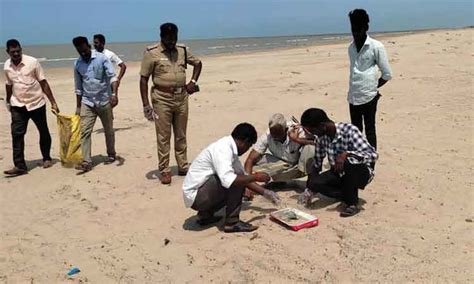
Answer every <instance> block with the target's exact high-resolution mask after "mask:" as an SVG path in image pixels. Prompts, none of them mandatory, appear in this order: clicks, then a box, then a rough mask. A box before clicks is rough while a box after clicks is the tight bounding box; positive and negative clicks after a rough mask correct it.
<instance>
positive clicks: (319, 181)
mask: <svg viewBox="0 0 474 284" xmlns="http://www.w3.org/2000/svg"><path fill="white" fill-rule="evenodd" d="M369 179H370V172H369V169H368V167H367V165H364V164H351V163H349V162H348V161H346V162H345V163H344V175H343V176H342V177H340V176H339V174H338V173H336V172H334V171H333V170H332V169H331V170H329V171H326V172H323V173H320V174H319V173H317V172H316V171H313V172H311V173H310V174H309V175H308V181H307V183H306V187H307V188H309V189H310V190H311V191H313V192H315V193H316V192H319V193H322V194H324V195H326V196H329V197H333V198H337V199H339V200H342V201H344V202H345V203H346V204H347V205H349V206H350V205H357V203H358V202H359V188H361V189H363V188H364V187H365V186H366V185H367V183H368V181H369Z"/></svg>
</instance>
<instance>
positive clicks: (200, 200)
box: [191, 175, 245, 225]
mask: <svg viewBox="0 0 474 284" xmlns="http://www.w3.org/2000/svg"><path fill="white" fill-rule="evenodd" d="M244 190H245V187H234V186H232V187H230V188H224V187H223V186H222V184H221V182H220V180H219V178H218V177H217V176H216V175H213V176H211V177H209V179H208V180H207V181H206V182H205V183H204V184H203V185H202V186H201V187H200V188H199V189H198V192H197V195H196V199H195V200H194V203H193V205H192V206H191V208H192V209H194V210H196V211H198V215H199V216H200V217H201V218H208V217H211V216H213V215H214V213H215V212H216V211H219V210H220V209H221V208H223V207H224V206H226V209H225V224H226V225H232V224H235V223H237V222H238V221H239V220H240V219H239V215H240V210H241V208H242V196H243V195H244Z"/></svg>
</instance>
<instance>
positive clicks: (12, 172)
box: [3, 167, 28, 177]
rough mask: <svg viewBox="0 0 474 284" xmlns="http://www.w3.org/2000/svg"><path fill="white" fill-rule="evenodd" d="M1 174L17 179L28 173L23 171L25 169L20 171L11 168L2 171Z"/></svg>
mask: <svg viewBox="0 0 474 284" xmlns="http://www.w3.org/2000/svg"><path fill="white" fill-rule="evenodd" d="M3 173H4V174H5V175H7V176H9V177H17V176H21V175H26V174H27V173H28V171H27V170H25V169H20V168H17V167H13V168H12V169H10V170H6V171H3Z"/></svg>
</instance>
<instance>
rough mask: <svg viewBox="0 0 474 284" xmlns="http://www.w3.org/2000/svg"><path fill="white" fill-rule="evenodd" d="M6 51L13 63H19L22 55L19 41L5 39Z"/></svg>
mask: <svg viewBox="0 0 474 284" xmlns="http://www.w3.org/2000/svg"><path fill="white" fill-rule="evenodd" d="M7 53H8V55H9V56H10V58H11V60H12V61H13V63H15V64H17V63H19V62H20V61H21V55H22V52H21V45H20V42H19V41H18V40H16V39H9V40H8V41H7Z"/></svg>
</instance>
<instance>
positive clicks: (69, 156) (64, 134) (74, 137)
mask: <svg viewBox="0 0 474 284" xmlns="http://www.w3.org/2000/svg"><path fill="white" fill-rule="evenodd" d="M57 121H58V130H59V156H60V157H61V163H62V164H63V166H65V167H72V166H74V165H75V164H78V163H80V162H81V161H82V152H81V127H80V126H81V117H80V116H79V115H63V114H60V113H59V114H57Z"/></svg>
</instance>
